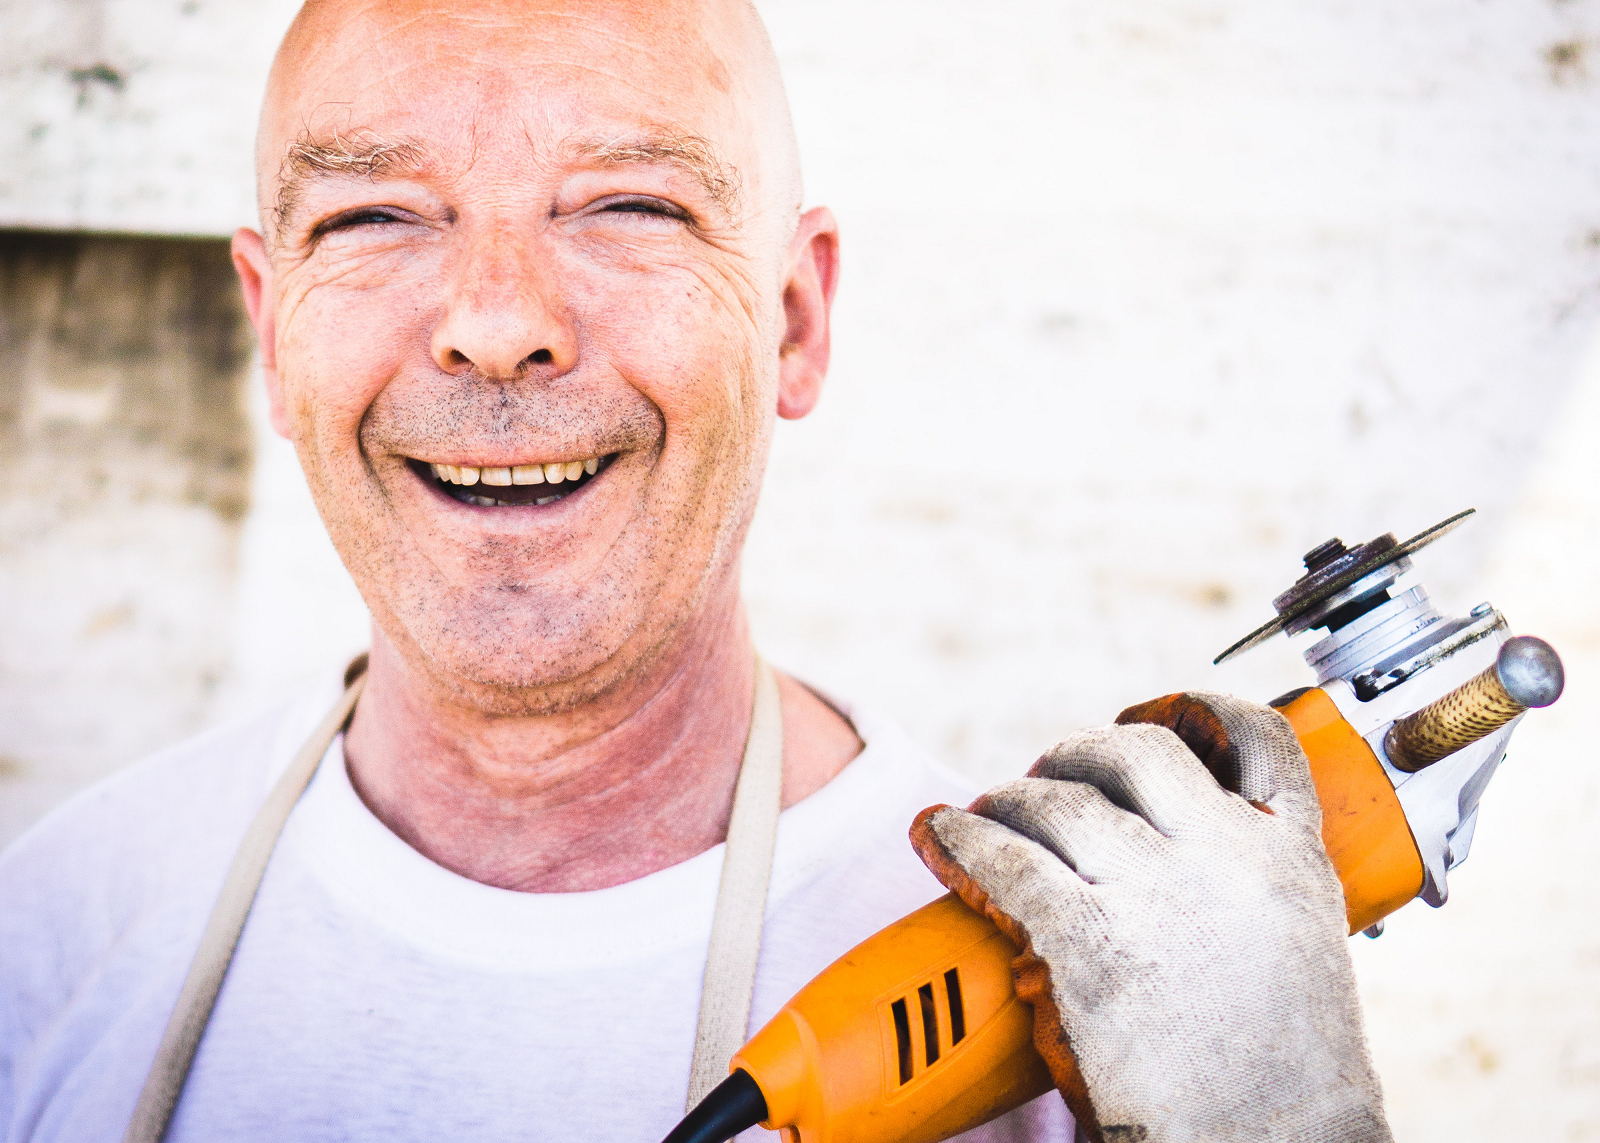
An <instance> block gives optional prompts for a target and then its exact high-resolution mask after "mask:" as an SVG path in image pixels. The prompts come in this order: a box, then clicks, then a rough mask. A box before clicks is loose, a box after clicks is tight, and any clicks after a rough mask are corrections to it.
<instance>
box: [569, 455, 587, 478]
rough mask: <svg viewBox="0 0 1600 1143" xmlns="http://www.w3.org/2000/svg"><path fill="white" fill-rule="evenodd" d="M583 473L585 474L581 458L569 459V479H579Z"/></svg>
mask: <svg viewBox="0 0 1600 1143" xmlns="http://www.w3.org/2000/svg"><path fill="white" fill-rule="evenodd" d="M582 475H583V461H581V460H569V461H567V479H568V480H576V479H578V477H580V476H582Z"/></svg>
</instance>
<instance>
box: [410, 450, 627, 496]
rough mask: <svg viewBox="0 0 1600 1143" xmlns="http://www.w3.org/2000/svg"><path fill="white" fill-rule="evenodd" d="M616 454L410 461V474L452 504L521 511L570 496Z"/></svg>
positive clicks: (597, 473) (602, 468)
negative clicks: (496, 462)
mask: <svg viewBox="0 0 1600 1143" xmlns="http://www.w3.org/2000/svg"><path fill="white" fill-rule="evenodd" d="M617 456H618V454H617V453H614V452H613V453H607V454H606V455H605V456H591V457H587V458H586V459H584V460H567V461H553V462H551V463H549V464H518V465H512V466H507V467H504V468H500V467H496V466H493V465H466V464H434V463H431V462H429V461H425V460H412V461H410V462H409V463H410V465H411V471H413V472H415V473H416V474H417V475H418V476H419V477H421V478H422V479H423V480H425V481H427V482H428V483H429V484H432V485H433V486H434V487H435V488H438V489H439V490H440V491H441V492H443V493H444V494H445V495H446V496H448V497H450V498H451V499H452V500H456V501H459V502H460V503H462V504H471V505H473V506H475V507H478V508H520V507H525V506H527V505H530V504H531V505H535V506H538V505H544V504H551V503H554V502H555V501H557V500H562V499H565V498H566V497H568V496H571V495H572V494H573V493H574V492H576V491H578V489H580V488H582V487H583V486H584V485H586V484H588V483H589V482H590V481H591V480H593V479H594V478H595V477H597V476H599V475H600V474H601V473H602V472H604V471H605V470H606V469H607V468H608V467H609V466H610V464H611V462H612V461H613V460H615V459H616V458H617Z"/></svg>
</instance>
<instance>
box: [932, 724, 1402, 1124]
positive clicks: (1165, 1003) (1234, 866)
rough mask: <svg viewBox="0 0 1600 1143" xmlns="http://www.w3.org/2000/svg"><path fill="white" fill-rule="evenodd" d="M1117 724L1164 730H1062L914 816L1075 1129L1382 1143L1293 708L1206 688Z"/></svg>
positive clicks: (1337, 903)
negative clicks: (1027, 1011) (987, 923)
mask: <svg viewBox="0 0 1600 1143" xmlns="http://www.w3.org/2000/svg"><path fill="white" fill-rule="evenodd" d="M1118 721H1119V722H1138V723H1143V724H1149V723H1161V724H1163V725H1119V726H1110V727H1104V728H1101V729H1098V730H1089V731H1084V732H1082V733H1079V734H1075V735H1073V736H1071V737H1070V738H1067V739H1065V740H1064V741H1062V742H1060V743H1058V744H1057V745H1056V746H1055V747H1054V748H1052V749H1051V750H1050V751H1049V752H1048V753H1047V754H1045V756H1044V757H1043V758H1041V759H1040V760H1039V761H1038V763H1037V764H1036V765H1035V766H1034V767H1033V769H1032V770H1031V771H1029V773H1030V775H1031V777H1028V778H1023V779H1020V780H1018V781H1015V782H1008V783H1006V784H1005V785H1002V786H998V787H996V788H995V789H993V790H991V791H989V793H987V794H985V795H984V796H983V797H982V798H980V799H978V801H976V802H974V803H973V805H972V807H971V810H970V811H966V810H959V809H956V808H954V807H951V806H935V807H933V808H931V809H928V810H924V811H923V813H922V814H921V815H919V816H918V818H917V822H916V824H915V825H914V826H913V827H912V842H913V844H914V845H915V846H916V847H917V851H918V853H919V854H920V855H921V856H922V859H923V861H924V862H926V863H927V865H928V867H929V868H930V869H931V870H933V872H934V874H935V875H936V876H937V877H938V878H939V879H940V880H941V881H942V882H944V884H945V886H946V887H947V888H949V889H952V890H953V891H955V892H956V893H957V894H958V895H959V896H960V897H961V898H962V899H963V900H964V901H965V902H966V903H967V904H968V905H969V906H971V907H972V908H974V909H977V910H979V911H980V912H983V913H985V914H986V915H987V916H989V918H990V919H991V920H993V921H994V922H995V923H996V924H997V925H999V927H1000V928H1001V929H1002V931H1004V932H1005V933H1006V934H1007V935H1008V936H1010V937H1011V939H1012V940H1014V941H1015V942H1016V943H1017V945H1018V946H1019V947H1021V948H1022V950H1023V953H1022V956H1020V957H1019V958H1018V959H1017V961H1016V962H1015V966H1014V970H1013V971H1014V974H1015V978H1016V986H1017V994H1018V995H1019V996H1020V997H1022V999H1024V1000H1025V1001H1027V1002H1028V1003H1029V1004H1031V1005H1032V1006H1033V1008H1034V1042H1035V1044H1036V1046H1037V1047H1038V1049H1039V1052H1040V1054H1041V1055H1042V1056H1043V1057H1044V1058H1045V1061H1046V1062H1047V1063H1048V1064H1049V1066H1050V1069H1051V1073H1052V1075H1053V1076H1054V1078H1055V1081H1056V1085H1057V1087H1059V1088H1060V1089H1061V1092H1062V1095H1063V1096H1065V1098H1066V1100H1067V1103H1068V1105H1069V1106H1070V1107H1071V1109H1072V1111H1073V1114H1074V1115H1076V1116H1077V1118H1078V1121H1079V1124H1080V1127H1081V1129H1082V1130H1083V1132H1084V1134H1085V1135H1087V1136H1088V1137H1089V1138H1090V1139H1092V1140H1095V1141H1096V1143H1135V1141H1147V1143H1254V1141H1262V1143H1265V1141H1268V1140H1271V1141H1273V1143H1281V1141H1290V1140H1294V1141H1307V1143H1334V1141H1338V1143H1375V1141H1387V1140H1389V1139H1390V1138H1391V1137H1390V1134H1389V1129H1388V1126H1387V1124H1386V1123H1385V1121H1384V1117H1383V1106H1382V1095H1381V1093H1380V1091H1379V1087H1378V1080H1377V1077H1376V1076H1375V1075H1374V1073H1373V1070H1372V1063H1371V1060H1370V1059H1369V1057H1368V1055H1367V1048H1366V1043H1365V1039H1364V1037H1363V1035H1362V1027H1361V1010H1360V1007H1359V1006H1358V1003H1357V1000H1356V990H1355V978H1354V975H1353V973H1352V971H1351V967H1350V954H1349V951H1348V949H1347V947H1346V942H1347V939H1348V937H1347V932H1348V930H1347V928H1346V921H1345V906H1344V894H1343V890H1342V889H1341V887H1340V885H1339V881H1338V878H1337V877H1336V876H1335V874H1334V871H1333V867H1332V865H1331V864H1330V863H1329V861H1328V858H1327V855H1326V854H1325V853H1324V851H1323V848H1322V841H1321V836H1320V835H1321V828H1322V812H1321V809H1320V807H1319V806H1318V803H1317V798H1316V791H1315V789H1314V788H1313V786H1312V783H1311V775H1310V771H1309V769H1308V767H1307V764H1306V758H1305V755H1304V753H1302V752H1301V749H1300V745H1299V743H1298V742H1297V741H1296V740H1295V737H1294V734H1293V732H1292V731H1291V730H1290V729H1289V725H1288V723H1287V722H1286V721H1284V719H1283V718H1282V717H1281V716H1280V715H1279V714H1278V713H1277V712H1276V711H1273V710H1270V709H1268V708H1266V707H1260V706H1256V705H1254V704H1252V703H1247V702H1244V701H1242V700H1240V699H1235V698H1230V697H1228V696H1225V695H1213V694H1187V695H1172V696H1169V697H1168V698H1166V699H1158V700H1156V701H1155V702H1153V703H1147V704H1144V705H1143V706H1142V707H1135V708H1131V709H1130V710H1128V711H1124V712H1123V716H1122V718H1121V719H1119V720H1118ZM1169 727H1170V728H1171V729H1169ZM1180 736H1181V737H1180ZM1186 743H1188V745H1186ZM1191 747H1192V748H1191ZM1202 758H1204V759H1205V762H1204V763H1202ZM1207 766H1209V767H1210V770H1208V769H1207ZM1214 775H1215V776H1214ZM1219 781H1220V782H1223V783H1226V784H1227V785H1228V786H1230V787H1231V788H1232V789H1235V790H1238V791H1240V793H1231V792H1229V790H1226V789H1224V788H1223V786H1222V785H1219V784H1218V783H1219ZM1241 794H1242V795H1243V796H1241ZM1247 799H1248V800H1247ZM1252 802H1254V803H1255V805H1252V804H1251V803H1252ZM1258 807H1265V810H1266V811H1267V812H1263V810H1262V809H1261V808H1258Z"/></svg>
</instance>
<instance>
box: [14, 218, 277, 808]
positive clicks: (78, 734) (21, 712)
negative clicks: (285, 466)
mask: <svg viewBox="0 0 1600 1143" xmlns="http://www.w3.org/2000/svg"><path fill="white" fill-rule="evenodd" d="M250 362H251V341H250V333H249V326H248V323H247V322H246V321H245V317H244V313H243V306H242V303H241V301H240V299H239V295H238V287H237V285H236V284H235V282H234V278H233V269H232V266H231V264H230V262H229V257H228V245H227V243H226V242H225V241H220V240H214V239H206V240H186V239H166V238H136V237H109V236H89V235H66V234H46V233H35V232H26V231H9V232H6V231H0V757H4V758H5V759H6V760H7V765H6V766H4V767H3V768H0V839H4V838H5V837H8V836H9V835H10V834H11V833H12V832H14V829H15V828H17V827H20V825H21V824H22V823H24V822H26V821H27V820H28V819H29V818H30V817H31V816H34V814H36V813H37V810H38V809H39V808H42V807H43V806H45V805H49V804H51V803H53V802H55V801H56V800H58V799H59V797H60V796H61V794H62V792H63V791H64V790H66V789H70V788H74V787H76V786H78V785H81V784H82V783H83V782H85V781H87V780H91V779H93V778H94V777H97V776H99V775H100V774H103V773H108V772H109V771H110V770H112V769H114V768H115V767H116V766H117V765H120V764H122V763H125V762H127V761H129V760H130V758H131V757H134V756H137V755H138V754H139V753H143V752H144V751H146V750H150V749H154V748H156V747H158V746H161V745H163V744H165V743H168V742H171V741H174V740H175V739H177V738H179V737H182V736H183V735H184V734H187V733H189V732H191V731H193V730H194V729H197V728H198V726H199V725H200V722H201V720H202V719H203V718H204V715H205V711H206V709H207V704H208V699H209V696H210V693H211V691H212V690H213V689H214V688H215V686H216V683H217V680H218V678H219V677H220V675H221V673H222V671H223V670H224V669H225V666H226V663H227V660H228V655H229V653H230V644H231V638H230V633H231V603H232V592H233V584H234V580H235V574H236V566H237V562H238V544H239V531H240V524H241V521H242V520H243V518H244V516H245V513H246V511H247V510H248V507H249V489H250V484H249V480H250V461H251V435H250V426H249V421H248V417H247V411H246V406H245V392H246V389H245V386H246V382H247V379H248V376H249V372H250ZM152 587H153V588H154V589H155V590H153V591H152ZM13 823H14V825H13Z"/></svg>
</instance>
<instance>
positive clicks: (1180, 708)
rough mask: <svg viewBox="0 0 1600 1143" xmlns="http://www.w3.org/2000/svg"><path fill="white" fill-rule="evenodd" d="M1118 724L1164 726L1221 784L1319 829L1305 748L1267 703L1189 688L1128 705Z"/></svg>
mask: <svg viewBox="0 0 1600 1143" xmlns="http://www.w3.org/2000/svg"><path fill="white" fill-rule="evenodd" d="M1117 723H1118V725H1123V726H1126V725H1130V724H1149V725H1155V726H1164V727H1166V728H1168V729H1169V730H1171V731H1172V732H1173V733H1175V734H1176V735H1177V736H1178V737H1179V738H1180V739H1182V740H1183V743H1184V745H1185V746H1187V747H1188V748H1189V749H1190V750H1192V751H1194V753H1195V755H1196V756H1197V757H1198V758H1199V759H1200V761H1201V762H1202V763H1203V764H1204V765H1205V767H1206V769H1207V770H1209V771H1210V772H1211V773H1212V775H1213V776H1214V777H1215V778H1216V780H1217V781H1218V782H1219V783H1221V784H1222V785H1223V786H1224V787H1225V788H1226V789H1229V790H1232V791H1234V792H1235V793H1238V794H1240V795H1242V796H1243V797H1244V798H1246V799H1247V800H1248V801H1250V802H1253V803H1254V804H1256V805H1258V806H1265V807H1267V808H1268V809H1270V810H1272V812H1273V813H1275V814H1278V815H1280V816H1283V817H1287V818H1289V819H1291V820H1294V821H1297V822H1300V823H1302V824H1304V825H1307V826H1309V827H1310V828H1312V829H1314V830H1320V829H1321V828H1322V808H1321V805H1320V803H1318V801H1317V795H1316V787H1315V786H1314V785H1313V784H1312V781H1311V769H1310V766H1309V764H1308V763H1307V762H1306V756H1305V751H1303V750H1302V749H1301V748H1300V743H1299V740H1298V739H1296V738H1295V736H1294V731H1293V729H1291V728H1290V726H1289V722H1288V720H1287V719H1285V718H1284V717H1283V716H1282V715H1281V714H1279V713H1278V712H1277V711H1275V710H1273V709H1272V708H1271V707H1265V706H1259V705H1257V704H1256V703H1253V702H1248V701H1246V700H1245V699H1241V698H1238V697H1236V696H1234V695H1225V694H1217V693H1214V692H1211V691H1190V692H1187V693H1185V694H1175V695H1167V696H1165V697H1164V698H1159V699H1153V700H1152V701H1150V702H1146V703H1140V704H1139V705H1137V706H1130V707H1129V708H1128V709H1127V710H1125V711H1123V712H1122V713H1121V714H1119V715H1118V716H1117Z"/></svg>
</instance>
